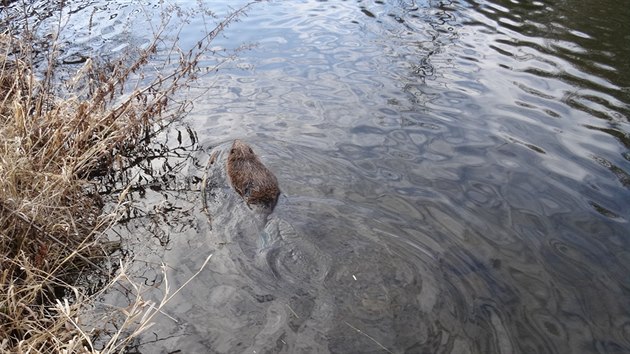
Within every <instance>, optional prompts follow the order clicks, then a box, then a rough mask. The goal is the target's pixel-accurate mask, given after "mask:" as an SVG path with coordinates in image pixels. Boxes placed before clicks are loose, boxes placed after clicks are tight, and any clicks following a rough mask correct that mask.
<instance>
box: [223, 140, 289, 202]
mask: <svg viewBox="0 0 630 354" xmlns="http://www.w3.org/2000/svg"><path fill="white" fill-rule="evenodd" d="M226 164H227V166H226V170H227V174H228V177H229V179H230V183H231V184H232V187H233V188H234V189H235V190H236V192H237V193H238V194H239V195H240V196H242V197H243V198H244V199H245V201H246V202H247V204H258V205H263V206H265V207H269V208H273V207H274V206H275V205H276V202H277V201H278V195H279V194H280V188H278V180H277V179H276V176H274V174H273V173H272V172H271V171H269V169H268V168H267V167H265V165H263V163H262V162H261V161H260V160H259V159H258V156H256V154H255V153H254V151H253V150H252V148H251V147H250V146H249V145H247V144H246V143H244V142H242V141H240V140H234V143H233V144H232V148H231V149H230V152H229V154H228V158H227V162H226Z"/></svg>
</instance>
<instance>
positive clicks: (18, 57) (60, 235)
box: [0, 1, 255, 353]
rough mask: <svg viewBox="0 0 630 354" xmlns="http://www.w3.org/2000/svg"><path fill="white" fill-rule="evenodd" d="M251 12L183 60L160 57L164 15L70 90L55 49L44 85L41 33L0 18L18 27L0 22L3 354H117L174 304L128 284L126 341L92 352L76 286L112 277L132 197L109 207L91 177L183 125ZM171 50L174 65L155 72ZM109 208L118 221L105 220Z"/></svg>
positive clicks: (115, 337)
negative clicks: (85, 278) (217, 46)
mask: <svg viewBox="0 0 630 354" xmlns="http://www.w3.org/2000/svg"><path fill="white" fill-rule="evenodd" d="M253 3H255V1H254V2H252V3H249V4H246V5H245V6H244V7H242V8H240V9H238V10H235V11H233V12H232V13H230V14H229V15H228V16H227V17H226V18H225V19H224V20H222V21H219V22H218V23H217V25H216V26H215V27H214V28H212V29H210V30H208V31H207V33H206V34H205V35H204V36H203V37H202V38H201V39H200V40H199V42H198V43H197V45H196V46H195V47H193V48H192V49H190V50H188V51H183V50H181V49H179V47H178V46H177V44H176V43H173V44H172V45H171V46H169V47H167V48H164V43H165V42H166V40H165V34H164V33H165V28H167V27H168V25H169V21H170V20H171V18H172V17H168V16H165V17H164V20H163V21H162V22H161V24H160V26H158V27H157V28H156V29H155V31H154V37H153V41H152V42H151V43H150V45H148V46H147V47H146V48H145V49H142V50H139V51H138V52H136V53H130V54H129V55H128V56H127V57H124V58H121V59H120V60H117V61H115V62H111V63H98V62H97V60H96V59H94V60H92V59H89V60H88V61H87V62H86V63H85V64H84V65H83V67H82V68H81V69H80V70H78V71H77V74H76V75H75V76H74V77H73V78H72V79H71V80H68V82H65V83H63V82H59V81H58V80H57V79H56V76H55V73H56V72H57V71H58V70H61V69H60V68H59V67H58V65H57V64H56V63H57V62H58V60H57V56H58V52H57V50H58V47H59V46H58V43H56V42H54V43H52V44H50V46H49V47H48V48H49V49H50V50H49V54H48V57H47V58H44V61H45V62H46V63H47V65H46V66H45V70H44V72H43V73H40V74H41V75H39V76H38V75H37V74H36V73H34V70H35V69H34V63H35V62H37V61H38V60H40V59H42V58H40V57H38V53H37V51H35V50H33V47H36V46H37V44H38V42H36V41H37V39H35V35H34V33H36V31H35V30H34V28H36V27H37V24H36V23H29V21H30V20H29V19H30V17H29V15H28V12H27V11H26V10H24V13H25V14H26V17H25V20H24V21H20V20H19V19H18V18H17V17H15V16H14V15H15V13H11V12H3V13H2V14H5V13H6V14H9V13H11V16H7V17H6V18H0V24H1V25H2V26H3V28H7V30H6V31H5V32H4V33H3V34H0V353H4V352H18V353H27V352H34V353H48V352H50V353H57V352H65V353H87V352H90V353H94V352H102V353H114V352H121V351H123V350H124V347H125V346H126V345H127V344H129V343H130V341H131V340H132V339H133V338H135V337H136V336H137V335H138V334H139V333H140V332H141V331H142V330H144V329H146V328H148V326H149V323H150V322H151V320H152V319H153V318H154V316H155V315H156V314H157V313H158V312H160V311H161V309H162V308H163V306H164V305H165V304H166V303H167V302H168V300H170V299H171V298H172V296H174V295H176V294H177V293H178V291H179V290H177V291H175V292H174V293H173V294H172V295H168V290H169V289H168V283H166V287H167V289H166V294H167V295H166V296H165V298H164V300H163V301H161V302H160V303H158V304H154V303H151V302H149V301H147V300H145V299H144V298H143V297H142V296H141V294H142V289H141V288H139V287H137V286H133V285H132V287H133V288H134V291H135V293H136V294H137V297H136V299H135V302H134V303H133V304H131V307H130V308H128V309H126V311H123V314H124V316H123V318H122V320H121V321H122V322H120V323H118V328H119V331H115V332H113V333H110V334H111V338H110V340H108V341H106V344H105V345H104V346H103V347H102V348H96V347H95V345H94V343H93V338H95V336H98V337H99V338H102V335H103V331H104V330H103V329H99V328H90V329H86V327H84V326H83V325H82V324H81V323H80V322H81V321H80V320H79V318H80V316H81V314H82V313H84V312H85V311H87V310H88V309H89V308H90V306H89V305H90V304H91V303H92V302H93V301H94V300H95V297H93V296H89V295H88V294H87V292H86V290H85V289H84V288H82V287H81V286H79V285H78V284H77V279H78V277H79V275H80V274H83V273H84V272H91V273H93V272H97V273H98V272H102V273H103V274H105V276H106V277H109V274H110V271H109V270H106V269H104V267H103V266H102V265H103V264H108V262H107V260H108V259H109V255H110V254H111V253H112V251H113V250H112V249H111V248H109V245H111V243H107V242H106V241H107V240H105V239H104V237H103V235H104V232H105V231H107V230H108V229H110V228H111V227H112V225H114V223H116V221H117V220H118V219H119V218H120V217H121V214H122V210H124V208H125V207H126V203H127V202H126V201H125V200H126V198H125V194H126V191H128V190H125V191H123V192H122V193H121V195H120V196H118V198H116V197H117V196H105V198H107V199H106V200H103V197H102V196H100V194H99V192H100V188H99V186H98V184H97V183H96V180H95V178H96V177H99V176H103V175H106V174H107V173H110V172H111V171H113V170H116V169H120V168H124V167H125V166H130V165H132V164H133V162H129V157H131V158H132V159H133V158H136V159H137V158H141V156H138V154H140V152H139V151H142V150H141V149H138V147H139V146H142V144H143V143H146V142H147V141H148V140H150V139H152V138H153V137H155V136H156V135H157V134H158V133H159V132H160V131H161V130H162V129H164V128H165V127H167V126H168V125H169V124H171V123H172V122H174V121H176V120H178V119H181V118H182V117H183V115H184V114H185V113H186V112H187V110H189V108H190V106H189V105H188V102H185V101H175V100H174V99H173V95H174V93H175V92H177V91H178V90H181V89H182V88H185V87H187V86H188V85H189V84H190V83H191V82H192V81H193V80H195V79H196V78H197V77H198V76H199V75H200V74H202V73H203V72H212V71H213V70H215V69H216V68H218V66H220V65H222V64H223V63H225V62H226V61H229V60H230V59H231V58H230V57H224V58H222V59H219V60H218V61H217V64H216V66H215V67H213V68H203V70H202V68H199V67H198V65H199V63H200V61H201V58H202V56H204V55H206V54H207V53H211V52H212V51H211V50H210V43H211V42H212V40H213V39H214V38H216V37H217V36H218V35H219V34H220V33H221V32H222V31H223V30H224V29H225V27H226V26H227V25H228V24H230V23H231V22H233V21H235V20H236V19H237V18H238V17H239V16H242V15H243V14H244V11H245V10H246V9H247V8H249V7H250V6H251V5H252V4H253ZM25 4H26V2H25ZM61 4H62V5H63V2H61ZM26 7H27V6H26V5H24V8H25V9H26ZM59 11H62V10H59ZM2 14H0V16H2ZM59 21H61V17H60V19H59ZM11 23H18V24H19V28H18V29H19V30H18V29H15V28H11V26H10V24H11ZM58 29H59V30H61V29H62V26H61V25H59V26H58ZM54 37H57V36H54ZM34 41H35V42H34ZM44 41H49V39H45V40H44ZM165 49H166V50H167V52H166V57H167V58H175V60H174V61H172V62H171V61H170V60H169V61H167V62H166V63H164V64H163V65H161V66H160V67H159V68H153V67H148V65H147V64H148V63H150V62H151V60H152V57H153V56H155V55H156V54H158V53H160V54H163V50H165ZM40 61H41V60H40ZM37 77H40V78H41V79H40V80H37ZM64 90H65V91H66V93H64V94H63V95H61V94H60V93H61V92H64ZM134 154H135V155H134ZM116 199H118V203H116ZM106 201H107V202H109V203H110V205H113V208H112V212H104V206H105V204H106ZM206 262H207V261H206ZM109 263H111V260H109ZM204 266H205V263H204ZM121 281H125V282H129V279H128V277H127V276H126V275H125V273H124V269H123V267H121V268H120V269H119V272H118V275H115V276H113V278H112V279H110V280H109V282H107V284H109V285H106V286H105V288H104V289H102V290H101V291H105V289H107V287H108V286H112V284H115V283H116V282H121Z"/></svg>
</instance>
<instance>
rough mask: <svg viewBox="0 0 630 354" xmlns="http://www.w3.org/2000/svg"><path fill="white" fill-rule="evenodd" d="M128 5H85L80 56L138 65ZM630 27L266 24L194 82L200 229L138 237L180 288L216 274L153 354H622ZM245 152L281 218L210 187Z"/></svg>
mask: <svg viewBox="0 0 630 354" xmlns="http://www.w3.org/2000/svg"><path fill="white" fill-rule="evenodd" d="M230 4H231V5H232V6H236V4H232V3H230ZM209 6H210V7H211V8H212V7H216V8H217V9H218V11H219V13H221V12H220V11H225V8H226V6H225V4H222V3H221V2H217V3H216V4H215V3H211V4H210V5H209ZM138 8H141V7H140V6H139V5H138V4H137V3H135V2H131V3H128V4H125V3H105V4H99V3H97V4H92V5H89V6H86V8H85V9H79V10H78V11H77V12H76V14H74V15H73V16H74V17H72V19H74V20H72V21H74V22H72V21H70V24H69V25H68V28H69V29H70V33H71V34H72V35H71V36H70V38H69V39H68V41H69V42H71V43H74V45H75V48H77V47H78V48H80V50H81V51H83V53H84V54H85V53H88V54H87V55H95V56H96V55H111V53H116V51H118V50H122V48H125V47H127V46H139V45H143V43H145V41H146V38H145V37H143V33H144V32H142V31H140V32H138V31H135V32H132V33H133V35H129V34H128V33H127V32H125V29H126V27H125V26H128V25H126V24H125V23H126V19H127V18H129V17H133V16H139V15H137V14H138V13H144V12H146V11H147V10H146V9H147V8H150V5H144V12H143V11H138V10H137V9H138ZM629 9H630V7H628V6H626V4H625V3H623V2H619V1H612V0H607V1H580V2H578V1H563V0H545V1H501V0H494V1H485V0H483V1H476V2H475V1H410V0H407V1H405V0H382V1H341V0H340V1H274V2H261V3H257V4H255V5H254V6H253V7H252V9H251V10H250V11H249V13H248V16H247V17H243V18H242V19H241V21H240V22H238V23H235V24H233V25H232V26H231V27H230V28H229V29H228V30H226V32H225V35H226V37H224V38H223V37H222V38H219V39H218V40H217V43H216V45H217V46H218V47H228V48H235V47H237V46H239V45H242V44H246V43H257V45H256V46H254V47H253V48H251V49H248V50H245V51H241V52H239V54H238V56H239V59H238V60H237V61H236V62H235V63H234V64H233V65H232V66H229V67H226V68H225V69H222V70H220V71H219V72H218V73H216V74H213V75H210V76H207V77H204V78H202V79H201V81H200V82H199V86H202V87H210V90H209V91H208V92H206V93H205V94H204V95H203V96H201V97H199V98H195V99H194V108H193V110H192V112H191V114H190V116H189V117H188V118H187V119H188V123H189V124H190V126H191V127H192V128H194V130H195V131H196V132H197V134H198V137H199V139H200V141H201V147H202V150H203V151H201V152H199V153H197V154H196V159H197V161H196V162H197V163H196V164H193V163H191V164H190V168H189V173H190V174H191V175H195V176H198V177H199V178H202V177H203V175H204V174H205V175H206V177H208V176H209V178H207V181H208V186H206V187H204V188H208V189H207V193H204V194H203V195H201V194H200V193H196V192H195V191H194V190H193V189H194V188H192V187H191V190H190V193H188V194H186V193H184V192H181V193H179V194H177V193H175V194H176V197H181V198H182V199H185V203H187V204H186V205H187V207H188V208H189V209H188V210H189V211H190V213H188V214H185V215H183V216H181V217H179V216H178V217H176V218H175V219H176V220H173V222H172V225H173V228H172V229H171V230H167V231H165V232H163V234H162V237H163V238H162V239H160V240H161V241H162V246H159V245H157V243H156V242H157V241H155V239H149V241H147V240H145V239H143V238H142V237H143V236H142V235H140V233H139V232H138V233H135V234H134V232H133V229H132V233H131V236H132V237H130V239H131V240H132V243H134V242H135V243H137V244H140V245H146V244H150V245H152V247H153V248H154V249H157V250H161V251H160V252H159V257H157V259H154V261H164V262H165V263H166V264H168V266H169V269H170V270H169V278H170V281H171V284H172V286H173V287H176V286H180V285H182V284H183V283H184V282H185V281H186V280H187V279H188V278H190V276H191V275H192V274H194V273H195V272H196V271H197V270H198V269H199V268H200V267H201V265H202V263H203V261H204V260H206V257H207V256H208V255H209V254H213V257H212V258H211V260H210V262H209V263H208V265H207V266H206V268H204V270H203V271H202V272H201V273H200V274H199V275H198V276H197V277H196V278H195V279H193V281H191V282H190V283H189V284H188V285H187V286H186V287H185V288H184V289H183V290H182V291H181V292H180V293H179V294H178V296H177V297H176V298H174V299H173V300H172V302H171V303H169V305H168V306H167V307H166V310H165V311H166V312H167V314H168V316H170V317H167V316H163V317H161V318H158V319H157V323H156V325H155V326H154V327H152V328H151V329H150V330H149V331H148V332H147V333H146V334H145V336H144V337H143V338H142V340H141V342H143V343H145V344H143V345H140V346H139V350H140V351H142V352H147V353H149V352H159V351H163V352H171V351H175V350H181V351H182V352H217V353H240V352H243V353H316V352H319V353H327V352H332V353H628V352H630V238H629V237H630V232H629V231H630V227H629V226H628V216H629V215H630V125H629V123H628V117H629V116H630V60H628V58H630V10H629ZM90 16H91V17H92V19H91V22H92V25H91V26H92V27H91V30H90V32H89V33H86V32H85V21H87V18H88V17H90ZM75 23H76V24H75ZM204 26H205V24H204V22H203V21H201V20H193V21H191V22H190V23H189V24H188V25H187V26H186V27H185V29H184V30H183V32H182V33H181V34H180V38H181V39H182V40H183V44H182V45H184V46H185V45H193V44H194V43H195V41H196V40H197V38H198V36H199V35H200V34H201V33H202V30H203V28H204ZM125 33H127V34H125ZM138 33H140V34H138ZM146 35H147V38H148V37H150V33H146ZM72 41H74V42H72ZM70 54H72V53H69V55H70ZM193 91H194V90H193ZM193 91H191V95H192V94H193V93H192V92H193ZM235 138H239V139H243V140H245V141H247V142H248V143H249V144H250V145H252V147H253V148H254V150H255V151H256V152H257V153H258V154H259V155H260V157H261V159H262V161H263V162H264V163H265V164H266V165H267V166H268V167H269V168H270V169H271V170H272V171H273V172H274V173H275V174H276V175H277V177H278V180H279V183H280V188H281V189H282V191H283V195H282V197H281V199H280V201H279V203H278V206H277V207H276V210H275V211H274V213H273V214H271V215H269V217H268V218H267V219H264V218H262V219H261V218H260V215H254V214H253V213H254V211H252V210H250V209H249V208H247V207H246V206H245V205H244V204H243V202H242V201H241V200H240V199H239V198H237V197H236V196H235V194H234V193H233V192H232V190H231V189H230V187H229V184H228V183H227V181H226V180H225V174H224V172H222V170H221V168H222V166H223V165H222V164H221V163H219V164H215V165H214V166H213V167H211V168H210V169H209V172H208V171H206V170H205V168H204V167H205V165H206V161H207V160H208V157H209V151H212V149H214V151H225V149H227V148H228V147H229V141H231V140H232V139H235ZM221 156H223V155H221ZM219 161H221V160H220V159H219ZM171 200H172V199H171ZM185 203H184V204H185ZM203 205H206V206H207V211H208V212H209V214H210V218H208V215H206V213H205V212H204V211H203V210H202V206H203ZM164 240H167V241H164ZM135 247H138V246H135ZM160 247H161V248H160ZM138 249H139V247H138ZM137 253H139V254H142V251H137ZM144 257H145V258H142V257H139V258H140V260H148V259H150V258H151V257H150V256H148V255H146V256H144ZM154 258H155V257H154ZM139 264H142V267H145V265H144V264H145V263H140V261H139ZM146 264H151V262H148V263H146ZM139 267H140V266H139ZM142 267H140V268H142ZM147 269H148V268H147ZM146 272H147V273H151V271H148V270H147V271H146ZM149 277H150V276H149Z"/></svg>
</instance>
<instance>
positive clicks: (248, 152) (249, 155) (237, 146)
mask: <svg viewBox="0 0 630 354" xmlns="http://www.w3.org/2000/svg"><path fill="white" fill-rule="evenodd" d="M228 158H229V159H230V160H239V159H255V158H256V155H255V154H254V150H252V148H251V147H250V146H249V145H247V144H245V143H244V142H242V141H240V140H238V139H236V140H234V143H233V144H232V148H231V149H230V155H229V157H228Z"/></svg>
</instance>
